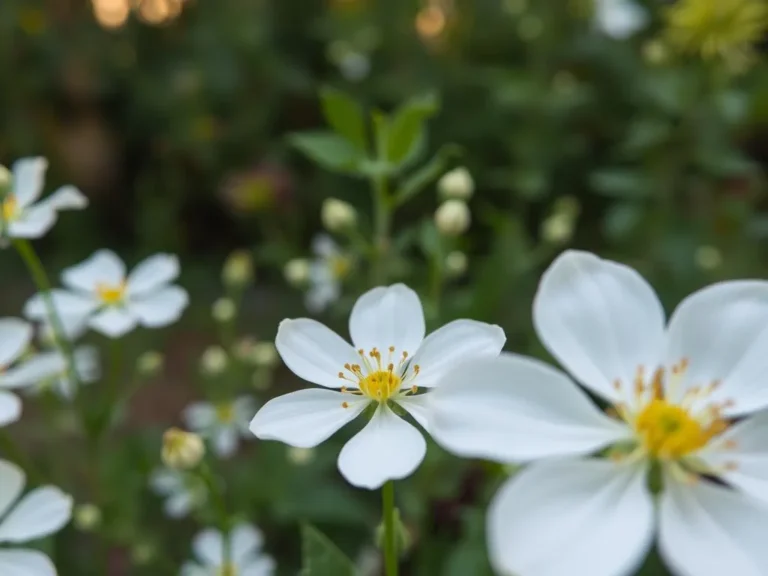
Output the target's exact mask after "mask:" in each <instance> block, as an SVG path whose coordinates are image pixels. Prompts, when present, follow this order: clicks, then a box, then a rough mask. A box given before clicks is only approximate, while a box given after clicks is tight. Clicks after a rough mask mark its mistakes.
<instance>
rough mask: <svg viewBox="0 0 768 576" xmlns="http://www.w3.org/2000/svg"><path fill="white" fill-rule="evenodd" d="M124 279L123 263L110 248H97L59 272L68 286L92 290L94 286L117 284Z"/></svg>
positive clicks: (113, 285)
mask: <svg viewBox="0 0 768 576" xmlns="http://www.w3.org/2000/svg"><path fill="white" fill-rule="evenodd" d="M124 280H125V264H123V261H122V260H120V258H119V257H118V256H117V254H115V253H114V252H112V251H111V250H97V251H96V252H94V253H93V255H92V256H91V257H90V258H88V259H87V260H84V261H83V262H81V263H80V264H77V265H75V266H72V267H71V268H67V269H66V270H64V272H62V273H61V281H62V282H63V283H64V285H65V286H67V287H68V288H72V289H73V290H82V291H84V292H93V291H94V290H96V286H98V285H99V284H104V285H107V286H112V287H116V286H119V285H120V284H121V283H122V282H123V281H124Z"/></svg>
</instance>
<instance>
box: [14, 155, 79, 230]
mask: <svg viewBox="0 0 768 576" xmlns="http://www.w3.org/2000/svg"><path fill="white" fill-rule="evenodd" d="M47 168H48V161H47V160H46V159H45V158H23V159H21V160H18V161H17V162H16V163H15V164H14V165H13V168H12V170H13V174H12V177H11V190H10V192H9V193H8V195H7V196H6V197H5V199H4V200H3V201H2V204H1V205H0V210H1V211H2V219H0V221H1V222H2V223H1V224H0V232H2V236H3V237H8V238H40V237H41V236H43V235H44V234H45V233H46V232H48V230H50V229H51V228H52V227H53V225H54V224H55V223H56V218H57V217H58V213H59V212H60V211H62V210H81V209H83V208H85V207H86V206H88V199H87V198H86V197H85V196H83V194H82V193H81V192H80V191H79V190H78V189H77V188H75V187H74V186H63V187H61V188H59V189H58V190H56V191H55V192H54V193H53V194H51V195H50V196H48V198H45V199H44V200H41V201H39V202H37V199H38V198H40V194H42V192H43V186H44V184H45V171H46V170H47Z"/></svg>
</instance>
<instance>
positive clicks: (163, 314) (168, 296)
mask: <svg viewBox="0 0 768 576" xmlns="http://www.w3.org/2000/svg"><path fill="white" fill-rule="evenodd" d="M188 304H189V295H188V294H187V291H186V290H184V288H181V287H180V286H166V287H165V288H160V289H159V290H157V291H156V292H152V293H146V294H143V295H141V296H137V297H136V298H132V299H131V300H130V302H129V303H128V309H129V311H130V312H131V314H132V315H133V316H135V317H136V318H138V319H139V322H140V323H141V325H142V326H144V327H146V328H161V327H163V326H168V325H169V324H173V323H174V322H176V321H177V320H178V319H179V318H181V315H182V313H183V312H184V310H185V309H186V307H187V305H188Z"/></svg>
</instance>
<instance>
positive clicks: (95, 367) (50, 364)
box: [26, 346, 101, 400]
mask: <svg viewBox="0 0 768 576" xmlns="http://www.w3.org/2000/svg"><path fill="white" fill-rule="evenodd" d="M73 358H74V361H75V373H76V374H77V378H78V382H75V381H73V379H72V373H71V371H70V369H69V363H68V361H67V357H66V356H65V355H64V354H63V353H62V351H61V350H46V351H44V352H40V353H39V354H37V355H36V356H34V357H33V358H31V359H30V360H29V361H28V362H27V363H26V366H27V368H28V369H29V370H33V371H37V372H38V373H40V374H46V373H47V374H48V375H47V376H46V377H42V378H39V379H38V380H37V382H36V383H35V384H34V385H33V386H30V388H29V392H30V393H32V394H40V393H42V392H44V391H46V390H52V391H53V392H54V393H55V394H57V395H58V396H59V397H61V398H63V399H64V400H72V399H73V398H74V397H75V395H76V394H77V384H78V383H80V384H90V383H91V382H95V381H96V380H98V379H99V378H100V377H101V366H100V364H99V353H98V351H97V350H96V348H94V347H93V346H79V347H77V348H75V350H74V352H73Z"/></svg>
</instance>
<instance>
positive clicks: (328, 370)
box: [275, 318, 360, 388]
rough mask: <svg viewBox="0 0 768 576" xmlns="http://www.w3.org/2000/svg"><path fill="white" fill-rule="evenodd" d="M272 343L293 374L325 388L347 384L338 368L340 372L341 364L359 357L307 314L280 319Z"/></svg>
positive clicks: (357, 361) (339, 338) (353, 361)
mask: <svg viewBox="0 0 768 576" xmlns="http://www.w3.org/2000/svg"><path fill="white" fill-rule="evenodd" d="M275 346H276V347H277V351H278V352H279V353H280V357H281V358H282V359H283V362H285V365H286V366H288V368H289V369H290V370H291V372H293V373H294V374H296V376H298V377H299V378H302V379H303V380H306V381H307V382H312V383H313V384H319V385H320V386H326V387H328V388H341V387H342V386H343V385H345V384H348V382H346V381H345V380H342V379H341V378H339V372H344V364H356V363H360V357H359V356H358V355H357V354H356V353H355V351H354V350H353V349H352V347H351V346H350V345H349V344H348V343H347V342H345V341H344V339H343V338H342V337H341V336H339V335H338V334H336V333H335V332H334V331H332V330H330V329H329V328H326V327H325V326H323V325H322V324H320V322H316V321H315V320H310V319H309V318H299V319H297V320H283V321H282V322H280V326H279V327H278V329H277V337H276V338H275Z"/></svg>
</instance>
